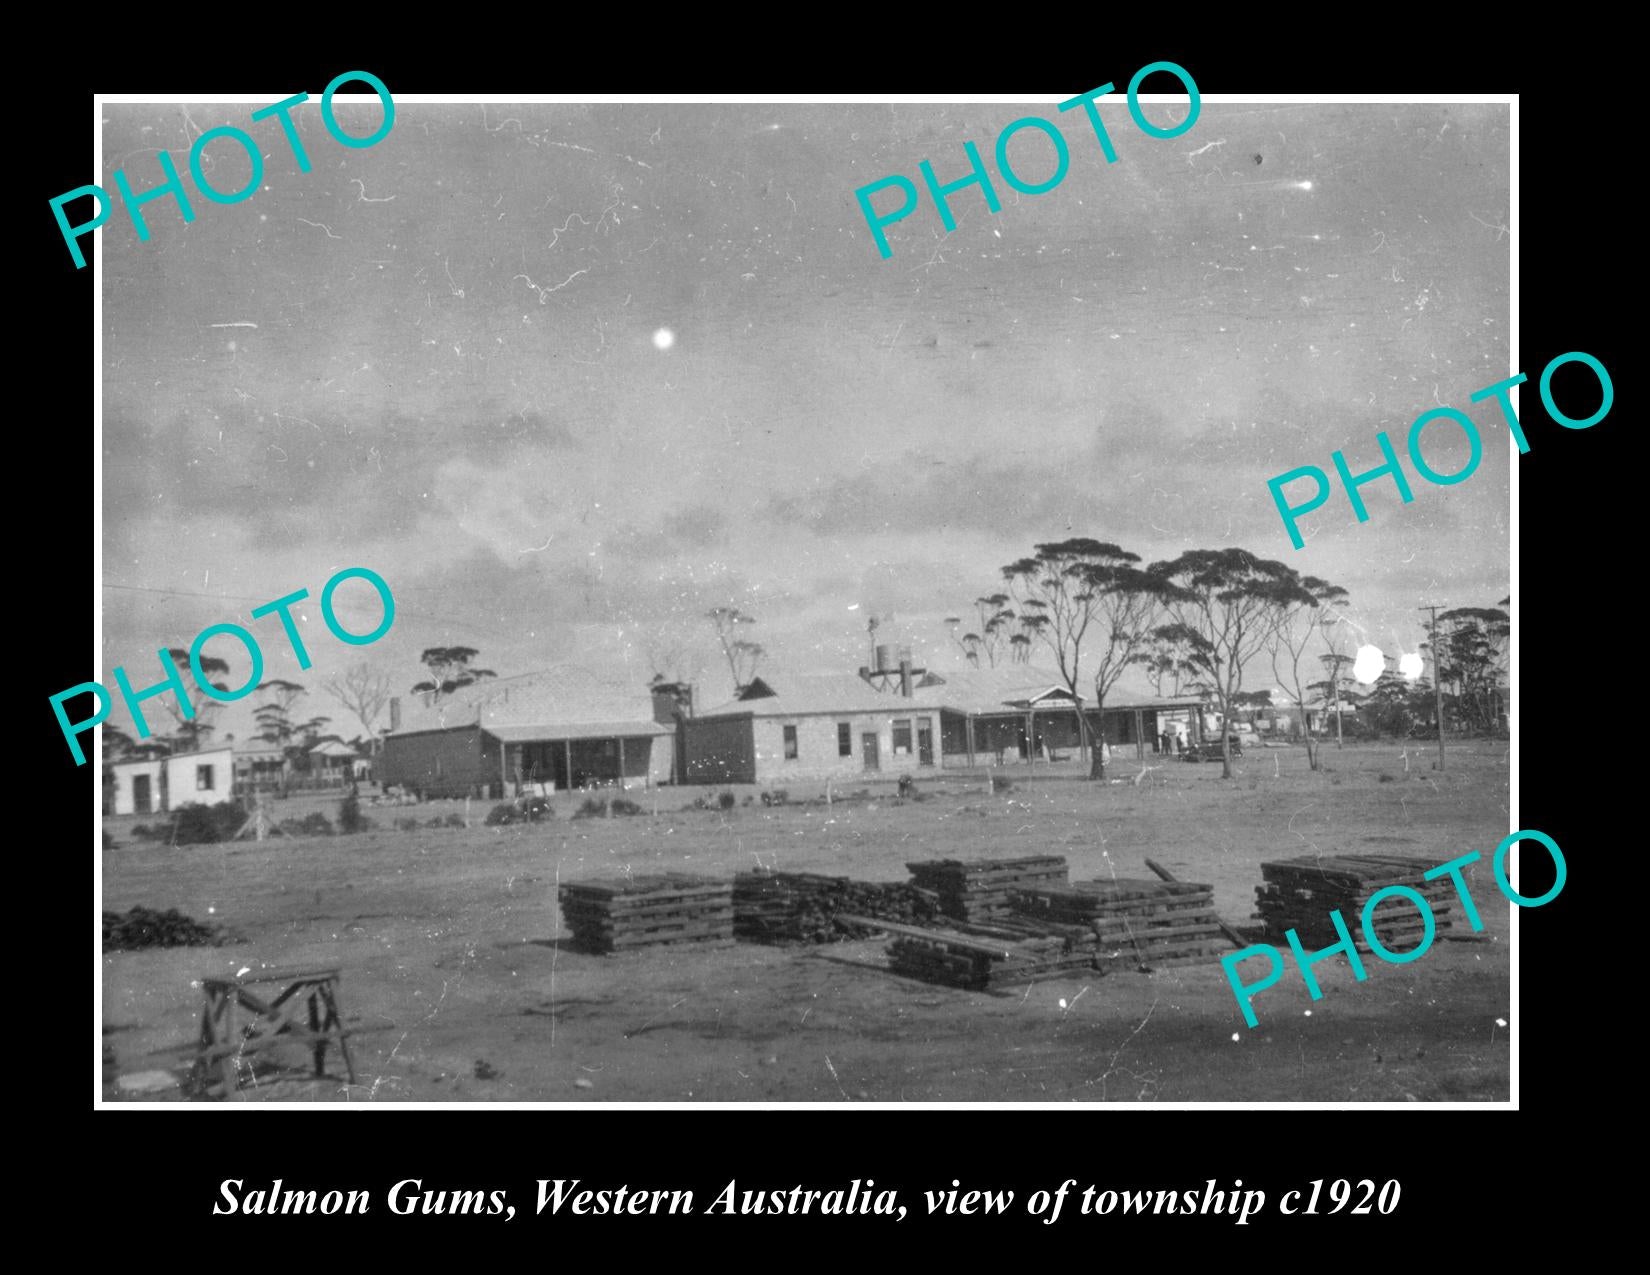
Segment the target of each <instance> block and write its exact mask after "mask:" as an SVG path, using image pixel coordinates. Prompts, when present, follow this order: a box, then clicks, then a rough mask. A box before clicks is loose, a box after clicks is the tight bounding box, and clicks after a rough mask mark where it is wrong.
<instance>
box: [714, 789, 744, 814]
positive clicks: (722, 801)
mask: <svg viewBox="0 0 1650 1275" xmlns="http://www.w3.org/2000/svg"><path fill="white" fill-rule="evenodd" d="M716 804H717V805H718V806H720V807H721V808H722V809H723V810H732V809H733V808H734V807H735V806H736V805H738V804H739V798H737V797H735V796H734V795H733V794H732V793H731V792H724V793H722V794H720V795H719V796H718V797H717V798H716Z"/></svg>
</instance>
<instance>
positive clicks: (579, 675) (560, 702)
mask: <svg viewBox="0 0 1650 1275" xmlns="http://www.w3.org/2000/svg"><path fill="white" fill-rule="evenodd" d="M652 721H653V696H652V694H651V693H650V692H649V691H648V689H647V687H646V686H644V685H642V684H640V683H637V682H633V681H631V680H630V679H628V678H619V677H616V676H613V675H610V674H604V673H597V672H593V671H591V670H590V669H585V668H579V667H576V666H574V665H571V664H562V665H557V666H555V667H552V668H548V669H542V670H540V671H539V672H536V673H523V674H520V675H519V676H516V677H499V678H492V679H489V680H487V681H485V682H478V683H476V684H475V685H474V686H467V687H465V688H464V689H463V690H460V691H455V692H454V693H453V694H451V695H444V696H442V697H441V698H440V699H439V700H438V701H436V702H435V703H434V704H425V703H424V702H423V700H422V698H421V697H416V696H415V697H413V698H412V699H411V700H410V702H409V701H408V700H407V699H406V698H405V697H403V700H402V712H401V729H400V730H398V731H395V732H393V733H394V734H397V735H410V734H414V733H416V732H419V731H431V730H452V729H453V728H455V727H460V726H481V727H482V728H483V729H485V730H487V731H489V732H491V733H494V734H496V733H497V731H498V729H500V728H505V727H510V728H515V727H528V728H531V729H532V730H535V731H545V732H550V731H555V730H562V731H566V730H567V729H569V728H571V727H575V726H577V727H589V726H596V725H603V724H611V723H626V722H628V723H639V722H648V723H651V722H652ZM531 737H532V738H539V739H549V738H557V739H562V738H569V737H570V736H567V735H566V734H561V735H556V734H538V735H533V736H531ZM582 737H583V736H579V738H582Z"/></svg>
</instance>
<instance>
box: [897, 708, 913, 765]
mask: <svg viewBox="0 0 1650 1275" xmlns="http://www.w3.org/2000/svg"><path fill="white" fill-rule="evenodd" d="M910 755H911V719H910V718H909V717H900V718H896V719H895V721H894V756H896V757H909V756H910Z"/></svg>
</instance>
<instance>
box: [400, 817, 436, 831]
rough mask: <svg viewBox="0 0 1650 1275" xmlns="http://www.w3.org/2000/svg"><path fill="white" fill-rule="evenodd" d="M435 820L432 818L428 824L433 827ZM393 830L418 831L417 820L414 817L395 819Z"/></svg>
mask: <svg viewBox="0 0 1650 1275" xmlns="http://www.w3.org/2000/svg"><path fill="white" fill-rule="evenodd" d="M436 822H437V821H436V820H434V819H432V820H430V826H431V827H432V828H433V827H434V826H435V824H436ZM395 830H396V831H397V832H417V831H418V820H416V819H397V820H396V821H395Z"/></svg>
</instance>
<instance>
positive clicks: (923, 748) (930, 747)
mask: <svg viewBox="0 0 1650 1275" xmlns="http://www.w3.org/2000/svg"><path fill="white" fill-rule="evenodd" d="M917 764H918V765H920V766H932V765H933V764H934V727H933V724H932V723H931V722H930V721H929V719H928V718H926V717H924V718H922V719H921V720H919V721H918V722H917Z"/></svg>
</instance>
